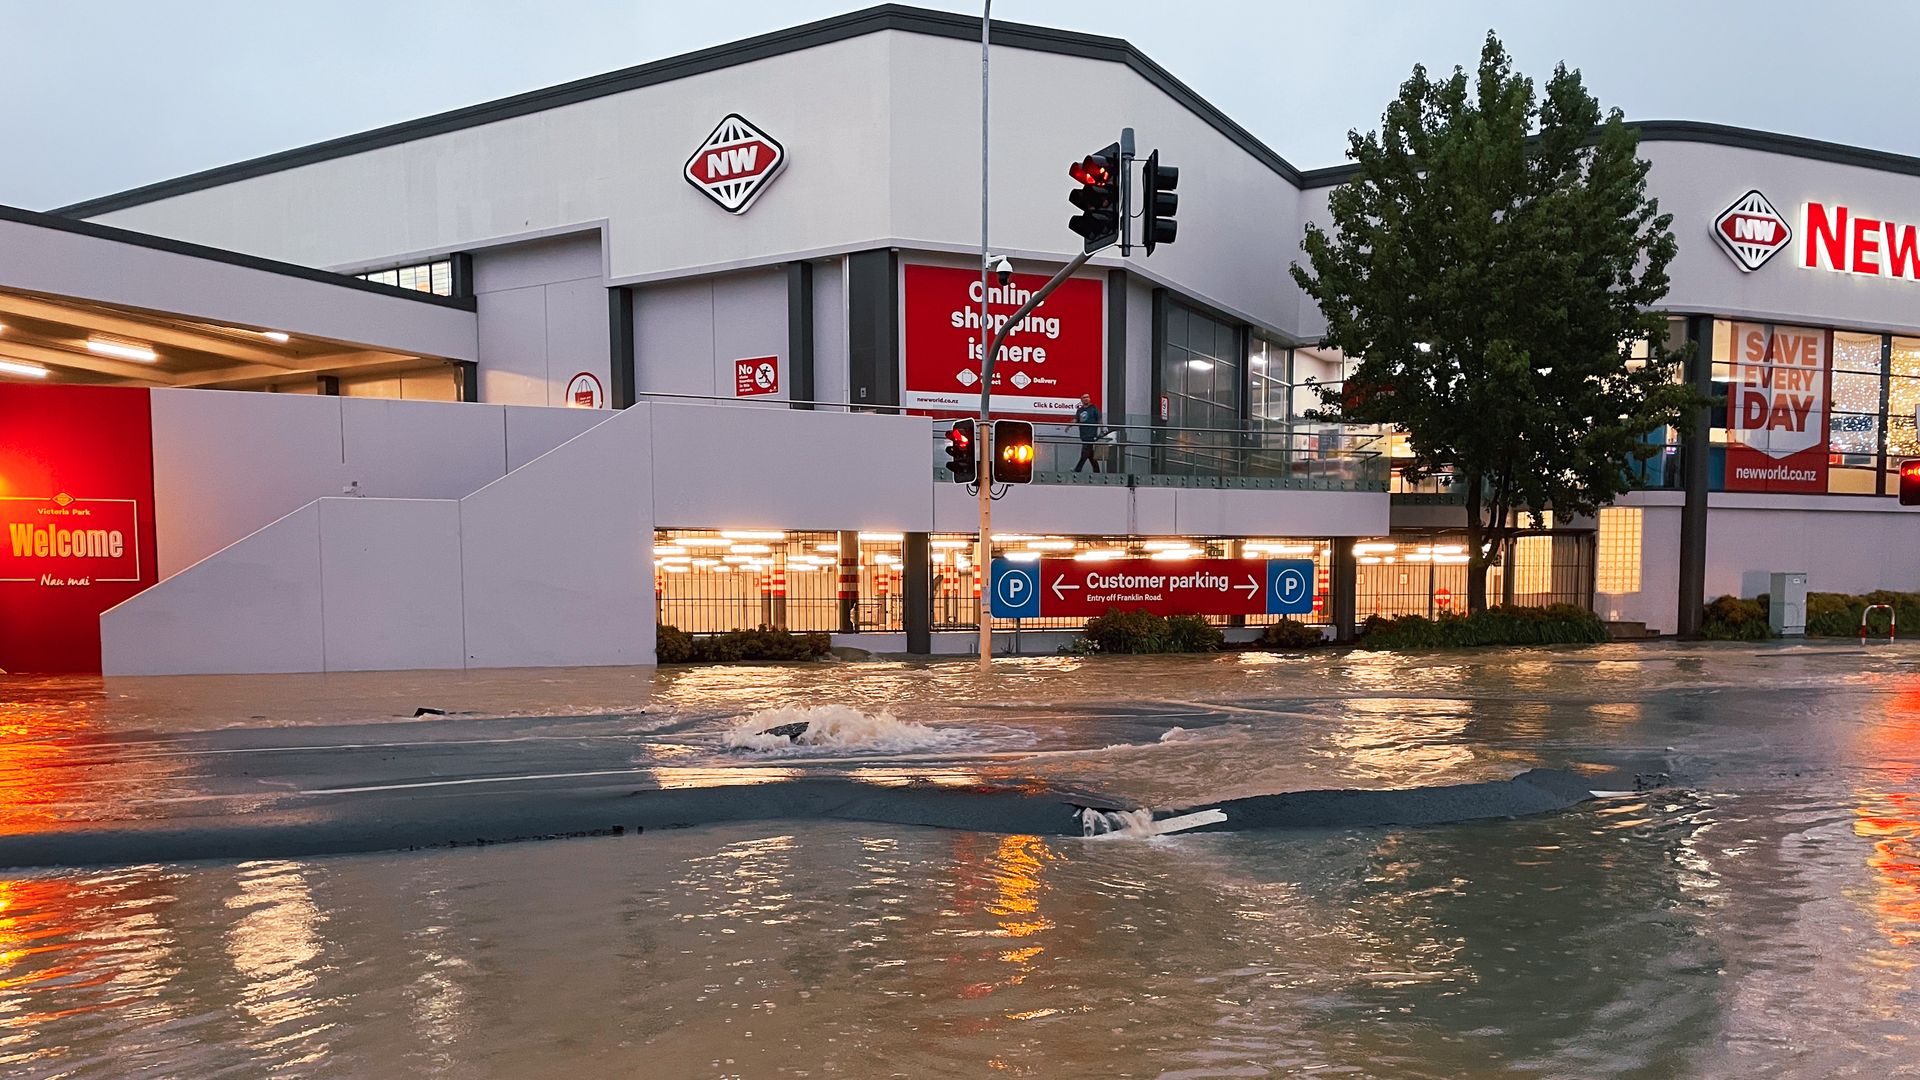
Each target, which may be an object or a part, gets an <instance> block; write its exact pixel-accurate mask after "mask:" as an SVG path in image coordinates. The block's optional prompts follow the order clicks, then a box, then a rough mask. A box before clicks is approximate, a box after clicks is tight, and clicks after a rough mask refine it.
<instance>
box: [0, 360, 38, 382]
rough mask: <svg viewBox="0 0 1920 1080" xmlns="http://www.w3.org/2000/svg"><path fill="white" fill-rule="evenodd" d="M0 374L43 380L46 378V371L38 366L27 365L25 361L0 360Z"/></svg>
mask: <svg viewBox="0 0 1920 1080" xmlns="http://www.w3.org/2000/svg"><path fill="white" fill-rule="evenodd" d="M0 374H4V375H20V376H23V377H25V378H28V379H44V378H46V377H47V369H46V368H43V367H41V366H40V365H39V364H29V363H27V362H26V361H25V360H0Z"/></svg>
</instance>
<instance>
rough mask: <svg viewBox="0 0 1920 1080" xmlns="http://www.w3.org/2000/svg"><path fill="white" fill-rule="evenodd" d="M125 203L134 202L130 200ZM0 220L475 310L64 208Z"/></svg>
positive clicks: (4, 210) (14, 211)
mask: <svg viewBox="0 0 1920 1080" xmlns="http://www.w3.org/2000/svg"><path fill="white" fill-rule="evenodd" d="M203 186H212V185H203ZM128 205H134V204H132V203H129V204H128ZM0 221H11V222H15V223H17V224H21V225H31V226H35V227H38V228H43V229H56V230H58V231H60V232H66V233H74V234H77V235H80V236H86V237H91V238H93V239H95V240H106V241H110V242H112V243H116V244H131V245H133V246H134V247H142V248H150V249H152V250H154V251H164V252H168V253H169V254H173V255H184V256H187V257H188V258H193V259H205V260H207V261H209V262H217V263H225V264H227V265H229V266H238V267H242V268H244V269H247V270H258V271H260V272H262V273H267V274H278V275H280V276H282V277H292V278H301V279H304V280H306V281H314V282H318V283H320V284H322V285H332V286H335V287H336V288H342V289H353V290H356V291H359V292H367V293H375V294H378V295H380V296H392V297H399V298H401V299H404V300H413V301H417V302H419V303H423V304H433V305H436V306H439V307H450V308H458V309H460V310H462V311H474V310H476V304H475V301H474V298H473V297H471V296H441V295H439V294H437V293H429V292H421V291H420V290H418V289H402V288H400V287H398V286H396V285H382V284H380V283H379V282H374V281H366V280H364V279H362V278H357V277H350V276H348V275H346V274H336V273H333V272H332V271H329V270H316V269H314V268H313V267H311V266H300V265H298V264H296V263H289V262H281V261H279V260H278V259H263V258H261V257H260V256H258V255H248V254H246V253H244V252H239V251H228V250H227V249H225V248H217V247H208V246H207V245H205V244H195V243H190V242H188V241H185V240H175V239H172V238H170V237H165V236H154V235H153V234H151V233H143V232H135V231H133V230H132V229H121V228H116V227H114V226H112V225H102V224H99V223H97V222H92V221H81V220H78V219H77V218H74V217H69V216H65V215H64V214H63V212H61V211H57V210H56V211H52V212H47V213H43V212H41V211H38V210H22V209H20V208H19V207H17V206H6V205H0Z"/></svg>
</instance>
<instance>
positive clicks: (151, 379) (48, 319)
mask: <svg viewBox="0 0 1920 1080" xmlns="http://www.w3.org/2000/svg"><path fill="white" fill-rule="evenodd" d="M0 380H10V381H15V382H44V383H83V384H93V385H101V386H163V387H209V388H219V389H228V390H265V391H272V392H278V393H293V394H318V393H338V394H341V395H346V396H364V397H387V398H400V397H404V398H418V399H423V400H433V401H455V400H458V399H459V389H460V380H459V378H458V377H457V369H456V368H455V367H454V366H453V365H452V364H451V363H449V362H448V361H447V360H446V359H444V358H441V357H430V356H416V355H410V354H406V353H397V352H392V351H389V350H383V349H375V348H370V347H368V346H365V345H360V344H356V343H354V342H348V341H336V340H331V339H323V338H313V337H306V336H297V335H294V334H290V333H287V332H285V331H283V330H279V329H277V328H275V327H271V326H227V325H223V324H220V323H213V322H207V321H204V320H198V319H188V318H182V317H180V316H177V315H169V314H164V313H161V312H153V311H144V310H140V309H137V308H129V307H122V306H119V305H113V304H102V303H96V302H92V301H84V300H75V299H71V298H66V297H54V296H46V295H42V294H39V293H27V292H18V291H8V290H0Z"/></svg>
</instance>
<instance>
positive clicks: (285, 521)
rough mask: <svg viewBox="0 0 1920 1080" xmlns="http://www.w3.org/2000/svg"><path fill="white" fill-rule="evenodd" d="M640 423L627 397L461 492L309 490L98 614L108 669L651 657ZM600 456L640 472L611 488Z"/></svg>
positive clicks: (196, 670)
mask: <svg viewBox="0 0 1920 1080" xmlns="http://www.w3.org/2000/svg"><path fill="white" fill-rule="evenodd" d="M649 419H650V418H649V416H648V412H647V408H646V407H645V406H640V407H637V408H634V409H629V410H627V411H626V412H623V413H621V414H619V415H618V416H617V417H614V418H613V420H617V421H618V422H617V423H615V422H613V421H609V423H607V424H602V425H599V426H596V427H594V428H593V429H591V430H590V431H588V432H586V433H585V434H583V435H581V436H580V437H578V438H576V439H574V440H572V441H571V442H569V443H568V444H567V446H566V447H565V448H563V449H561V450H559V451H557V452H554V453H549V454H546V455H543V456H542V457H540V458H537V459H535V460H534V461H532V462H530V463H529V464H528V465H526V466H525V467H523V468H519V469H516V470H515V471H514V472H512V473H510V474H508V475H507V476H504V477H502V478H500V479H498V480H496V481H495V482H493V483H490V484H488V485H486V486H485V487H482V488H480V489H479V490H478V491H475V492H473V493H471V494H469V495H467V496H466V497H465V498H463V499H460V500H458V501H454V500H444V499H443V500H425V499H398V498H323V499H320V500H317V501H315V502H310V503H308V504H307V505H305V506H302V507H300V508H299V509H297V510H295V511H293V512H292V513H290V514H287V515H286V516H284V517H282V518H280V519H278V520H276V521H273V522H271V523H269V524H268V525H267V526H265V527H264V528H262V529H260V530H258V531H257V532H254V533H252V534H250V535H247V536H245V537H242V538H241V539H239V540H238V541H236V542H234V543H233V544H231V545H229V546H227V547H225V548H223V549H222V550H220V551H218V552H216V553H214V554H213V555H211V556H209V557H207V558H205V559H202V560H201V561H199V562H197V563H195V564H194V565H193V566H191V567H188V568H187V569H186V570H184V571H182V572H181V573H178V574H175V575H173V576H171V577H168V578H166V579H165V580H163V581H161V582H160V583H159V584H158V585H156V586H154V587H153V588H151V589H148V590H147V591H145V592H143V593H141V594H139V595H138V596H135V597H133V598H132V599H130V600H128V601H127V602H125V603H123V604H120V605H119V606H117V607H115V608H113V609H111V610H109V611H107V612H106V613H104V614H103V615H102V616H101V618H100V627H101V643H102V668H103V670H104V671H105V673H106V674H109V675H177V674H211V673H249V674H250V673H265V672H286V671H365V670H379V669H412V668H460V667H529V666H542V667H544V666H558V665H589V664H644V663H650V662H652V659H653V646H654V623H653V617H654V607H653V566H652V560H653V554H652V551H653V545H652V538H653V516H652V507H651V501H652V489H651V484H650V479H649V478H650V476H651V473H652V469H651V463H650V454H651V450H650V439H651V425H650V424H649ZM607 461H618V462H629V463H632V465H633V469H632V470H631V472H630V473H629V474H628V475H625V476H623V477H622V479H621V482H619V483H615V484H609V483H607V482H606V480H605V475H604V470H603V469H602V468H601V467H600V466H601V465H602V464H603V463H604V462H607ZM163 510H164V508H163Z"/></svg>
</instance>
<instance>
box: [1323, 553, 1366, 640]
mask: <svg viewBox="0 0 1920 1080" xmlns="http://www.w3.org/2000/svg"><path fill="white" fill-rule="evenodd" d="M1353 541H1354V538H1353V537H1351V536H1336V537H1334V538H1333V539H1331V540H1329V541H1328V542H1327V543H1328V545H1329V547H1328V550H1329V552H1330V554H1331V565H1330V566H1329V567H1328V568H1327V570H1328V572H1327V617H1328V618H1329V619H1331V620H1332V621H1333V640H1335V641H1352V640H1353V638H1354V633H1353V629H1354V623H1355V622H1357V621H1358V619H1357V611H1358V609H1359V605H1360V598H1359V587H1360V574H1359V564H1358V563H1356V562H1354V556H1353Z"/></svg>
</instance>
